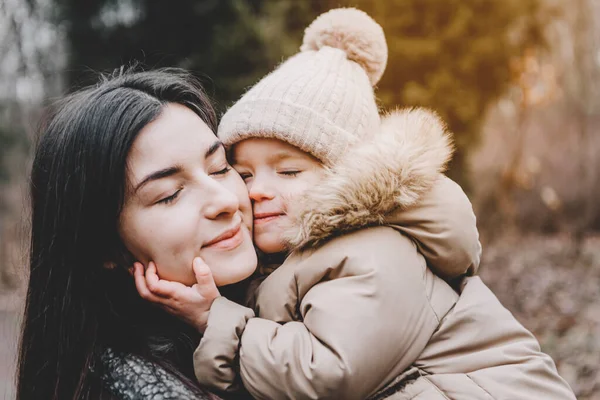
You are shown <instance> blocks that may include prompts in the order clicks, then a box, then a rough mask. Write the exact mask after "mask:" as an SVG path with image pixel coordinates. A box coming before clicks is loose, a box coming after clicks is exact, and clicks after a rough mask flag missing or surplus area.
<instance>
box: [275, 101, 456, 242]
mask: <svg viewBox="0 0 600 400" xmlns="http://www.w3.org/2000/svg"><path fill="white" fill-rule="evenodd" d="M453 151H454V147H453V144H452V141H451V138H450V135H449V133H448V132H447V130H446V126H445V124H444V123H443V122H442V120H441V119H440V118H439V116H438V115H437V114H435V113H434V112H432V111H429V110H426V109H422V108H417V109H403V110H397V111H394V112H392V113H390V114H388V115H387V116H385V117H384V118H383V119H382V122H381V126H380V129H379V131H378V132H374V134H373V136H372V137H370V138H368V139H367V140H364V141H362V142H359V143H357V144H355V145H353V147H352V148H351V149H349V151H348V152H347V153H346V154H345V155H344V156H343V157H342V159H341V160H340V161H339V162H338V163H336V164H335V165H334V166H333V167H331V168H328V169H327V170H326V172H325V177H324V179H323V180H322V181H320V183H319V184H318V185H317V186H316V187H314V188H312V189H311V190H310V191H307V192H306V193H305V194H304V195H303V196H302V197H301V198H300V199H298V201H296V202H293V204H291V205H290V207H289V210H288V215H289V216H290V218H289V220H290V221H291V225H290V226H289V227H288V228H287V229H286V235H285V238H286V242H287V243H288V244H289V247H290V249H291V250H301V249H304V248H306V247H309V246H316V245H319V244H321V243H323V242H325V241H327V240H328V239H330V238H332V237H333V236H337V235H340V234H343V233H345V232H348V231H353V230H357V229H361V228H363V227H366V226H373V225H381V224H383V223H384V222H385V219H386V216H387V215H389V214H390V213H392V212H394V211H397V210H398V209H404V208H407V207H410V206H411V205H414V204H415V203H416V202H417V201H418V200H419V198H420V197H421V195H422V194H423V193H425V192H426V191H427V190H429V189H430V188H431V187H432V185H433V184H434V182H435V180H436V179H437V178H438V177H439V174H440V173H442V172H444V171H445V169H446V166H447V163H448V161H449V160H450V158H451V156H452V153H453Z"/></svg>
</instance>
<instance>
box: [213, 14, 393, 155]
mask: <svg viewBox="0 0 600 400" xmlns="http://www.w3.org/2000/svg"><path fill="white" fill-rule="evenodd" d="M386 63H387V44H386V42H385V36H384V34H383V30H382V29H381V27H380V26H379V25H378V24H377V23H376V22H375V21H374V20H373V19H372V18H371V17H369V16H368V15H367V14H366V13H364V12H362V11H359V10H357V9H354V8H340V9H335V10H331V11H329V12H326V13H324V14H322V15H321V16H319V17H318V18H317V19H315V20H314V21H313V23H312V24H311V25H310V26H309V27H308V28H306V31H305V32H304V40H303V44H302V47H301V48H300V53H298V54H296V55H294V56H292V57H290V58H289V59H288V60H286V61H285V62H283V63H282V64H281V65H279V67H278V68H277V69H275V70H274V71H273V72H271V73H270V74H269V75H267V76H266V77H264V78H263V79H262V80H260V81H259V82H258V83H257V84H256V85H254V86H253V87H252V88H250V90H248V92H246V94H244V96H242V98H241V99H240V100H239V101H238V102H237V103H235V104H234V105H233V106H232V107H231V108H230V109H229V110H228V111H227V112H226V113H225V115H224V116H223V118H222V120H221V123H220V125H219V132H218V136H219V138H220V139H221V140H222V141H223V143H224V144H225V145H226V146H231V145H233V144H235V143H237V142H240V141H242V140H244V139H248V138H259V137H260V138H275V139H279V140H282V141H285V142H287V143H290V144H291V145H293V146H296V147H298V148H299V149H301V150H303V151H305V152H307V153H310V154H312V155H313V156H315V157H316V158H317V159H319V160H321V161H322V162H323V163H324V164H326V165H332V164H334V163H335V162H336V160H337V159H338V158H339V157H340V156H341V155H342V154H344V152H345V151H346V149H347V148H348V146H349V145H350V144H352V143H354V142H356V141H357V140H359V139H361V138H363V137H365V136H367V135H369V134H373V133H374V132H376V131H377V129H378V128H379V124H380V120H379V112H378V108H377V104H376V101H375V96H374V93H373V86H374V85H375V84H376V83H377V82H378V81H379V79H380V78H381V76H382V75H383V71H384V70H385V66H386Z"/></svg>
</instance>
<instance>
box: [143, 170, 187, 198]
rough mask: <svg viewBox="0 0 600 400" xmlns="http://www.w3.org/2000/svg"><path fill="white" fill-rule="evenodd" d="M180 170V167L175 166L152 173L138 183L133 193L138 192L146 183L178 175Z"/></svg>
mask: <svg viewBox="0 0 600 400" xmlns="http://www.w3.org/2000/svg"><path fill="white" fill-rule="evenodd" d="M181 170H182V168H181V167H178V166H175V167H168V168H165V169H161V170H159V171H156V172H153V173H151V174H150V175H148V176H146V177H145V178H144V179H143V180H142V181H141V182H140V183H138V185H137V186H136V187H135V189H134V190H133V192H134V193H136V192H137V191H138V190H140V189H141V188H142V186H144V185H145V184H147V183H148V182H151V181H156V180H158V179H163V178H167V177H169V176H173V175H175V174H178V173H180V172H181Z"/></svg>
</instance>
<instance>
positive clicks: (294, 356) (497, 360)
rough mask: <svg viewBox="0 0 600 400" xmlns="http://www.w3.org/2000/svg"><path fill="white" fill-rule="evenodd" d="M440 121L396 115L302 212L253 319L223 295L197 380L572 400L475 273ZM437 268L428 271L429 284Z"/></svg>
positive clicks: (472, 241) (255, 387) (227, 387)
mask: <svg viewBox="0 0 600 400" xmlns="http://www.w3.org/2000/svg"><path fill="white" fill-rule="evenodd" d="M450 153H451V150H450V146H449V145H448V139H447V137H446V136H445V134H444V129H443V126H442V125H441V123H440V122H439V120H438V119H437V118H436V117H435V116H434V115H432V114H430V113H428V112H426V111H422V110H412V111H404V112H398V113H395V114H392V115H390V116H389V117H387V118H386V119H385V120H384V121H383V125H382V131H381V132H380V133H379V134H378V135H376V136H375V137H374V138H373V139H372V141H371V142H369V143H363V144H361V146H357V147H356V148H354V149H352V150H351V151H350V153H348V155H347V156H346V157H345V158H344V160H342V162H341V163H340V164H338V165H336V166H335V167H334V168H333V170H331V171H330V172H329V173H328V176H327V179H325V180H324V181H323V182H322V184H320V185H319V186H318V187H316V188H314V190H311V191H310V193H308V194H307V195H306V197H305V198H304V199H302V200H301V201H298V204H297V207H295V208H294V210H293V214H294V216H295V217H296V219H295V221H296V226H295V228H296V229H295V230H294V231H292V233H293V234H292V235H291V236H290V241H291V243H292V244H293V245H295V250H294V251H293V252H292V253H291V254H290V256H289V257H288V258H287V259H286V261H285V262H284V263H283V264H282V265H281V266H280V267H279V268H277V269H276V270H275V271H274V272H273V273H271V274H270V275H269V276H268V277H267V278H266V279H265V280H264V281H263V282H262V283H261V284H260V286H259V287H258V289H257V292H256V304H255V305H254V309H250V308H246V307H243V306H241V305H238V304H235V303H233V302H230V301H228V300H227V299H225V298H218V299H217V300H215V302H214V303H213V306H212V308H211V312H210V316H209V319H208V327H207V330H206V332H205V335H204V337H203V338H202V340H201V342H200V345H199V346H198V348H197V350H196V352H195V354H194V368H195V371H196V376H197V378H198V380H199V381H200V383H202V384H205V385H207V386H209V387H212V388H215V389H218V390H223V391H235V390H238V389H239V387H240V382H241V383H243V385H244V386H245V388H246V389H247V390H248V391H249V393H250V394H251V395H252V396H254V397H255V398H258V399H286V398H289V399H366V398H392V399H413V398H419V399H438V398H439V399H519V398H522V399H537V398H539V399H572V398H574V396H573V394H572V392H571V390H570V388H569V387H568V385H567V384H566V383H565V382H564V381H563V380H562V379H561V378H560V377H559V376H558V374H557V372H556V368H555V366H554V363H553V362H552V360H551V359H550V358H549V357H548V356H547V355H545V354H543V353H541V352H540V349H539V345H538V343H537V341H536V340H535V339H534V338H533V336H532V335H531V334H530V333H529V332H527V331H526V330H525V329H524V328H523V327H522V326H521V325H520V324H518V322H517V321H516V320H515V319H514V318H513V317H512V315H511V314H510V313H509V312H508V311H506V310H505V309H504V308H503V307H502V306H501V305H500V303H498V301H497V300H496V298H495V296H494V295H493V294H492V293H491V292H490V291H489V290H488V289H487V288H486V287H485V285H484V284H483V283H482V282H481V281H480V280H479V279H478V278H466V285H464V290H463V291H462V294H461V295H460V296H459V295H458V294H457V292H456V291H455V290H454V289H452V287H451V286H450V285H449V284H448V283H446V281H444V280H443V279H442V278H440V277H439V276H444V277H445V278H446V279H447V280H452V279H453V278H456V277H457V276H461V275H464V274H472V273H474V272H475V271H476V269H477V267H478V265H479V255H480V246H479V241H478V235H477V230H476V226H475V217H474V215H473V211H472V208H471V205H470V203H469V201H468V199H467V197H466V196H465V195H464V193H463V192H462V190H461V189H460V187H459V186H458V185H456V184H455V183H454V182H452V181H450V180H449V179H447V178H445V177H442V176H441V175H440V171H441V170H442V169H443V167H444V165H445V163H446V162H447V160H448V158H449V156H450ZM433 271H435V272H436V273H437V274H436V273H434V272H433Z"/></svg>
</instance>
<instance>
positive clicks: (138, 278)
mask: <svg viewBox="0 0 600 400" xmlns="http://www.w3.org/2000/svg"><path fill="white" fill-rule="evenodd" d="M133 268H134V270H133V277H134V280H135V287H136V289H137V291H138V293H139V295H140V297H141V298H142V299H144V300H148V301H152V302H159V300H160V298H158V297H157V296H155V295H154V294H153V293H152V292H151V291H150V289H148V285H147V284H146V278H145V277H144V266H143V265H142V264H140V263H139V262H136V263H134V264H133Z"/></svg>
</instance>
